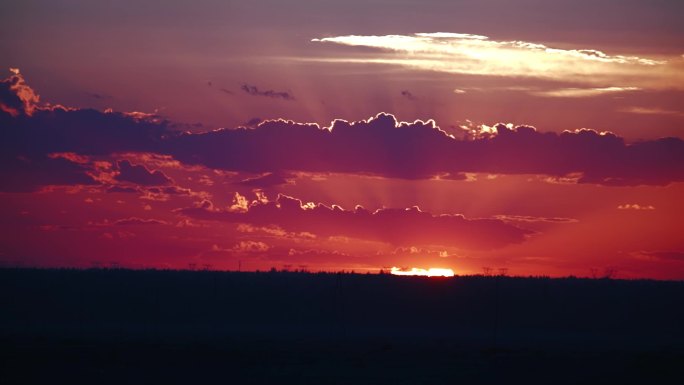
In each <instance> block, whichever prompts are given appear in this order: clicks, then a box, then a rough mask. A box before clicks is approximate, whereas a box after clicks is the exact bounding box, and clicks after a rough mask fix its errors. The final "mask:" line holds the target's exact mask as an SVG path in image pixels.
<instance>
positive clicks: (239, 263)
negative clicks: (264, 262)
mask: <svg viewBox="0 0 684 385" xmlns="http://www.w3.org/2000/svg"><path fill="white" fill-rule="evenodd" d="M240 271H242V261H241V260H238V273H239V272H240Z"/></svg>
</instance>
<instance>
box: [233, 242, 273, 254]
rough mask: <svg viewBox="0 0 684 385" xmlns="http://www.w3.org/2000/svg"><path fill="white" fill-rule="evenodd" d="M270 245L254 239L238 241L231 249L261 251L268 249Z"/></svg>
mask: <svg viewBox="0 0 684 385" xmlns="http://www.w3.org/2000/svg"><path fill="white" fill-rule="evenodd" d="M268 249H270V247H269V246H268V245H267V244H265V243H264V242H256V241H240V242H239V243H238V244H236V245H235V246H233V249H232V250H233V251H238V252H243V253H263V252H265V251H268Z"/></svg>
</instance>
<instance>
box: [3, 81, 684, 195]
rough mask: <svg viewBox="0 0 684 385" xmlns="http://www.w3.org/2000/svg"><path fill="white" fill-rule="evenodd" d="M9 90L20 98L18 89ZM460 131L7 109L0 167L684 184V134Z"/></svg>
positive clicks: (155, 179)
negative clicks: (184, 125) (92, 165)
mask: <svg viewBox="0 0 684 385" xmlns="http://www.w3.org/2000/svg"><path fill="white" fill-rule="evenodd" d="M13 76H16V75H13ZM3 84H5V83H3ZM22 87H23V86H22ZM25 87H28V86H25ZM12 92H14V93H15V96H16V95H18V94H17V92H19V91H17V90H13V91H12ZM27 92H28V91H27ZM29 94H30V93H29ZM17 98H18V96H17ZM17 100H20V99H17ZM15 102H16V101H15ZM22 103H23V102H22ZM12 106H14V107H12V108H19V107H20V106H23V104H21V103H20V104H17V103H15V104H13V105H12ZM21 108H24V107H21ZM22 111H23V110H22ZM464 129H465V130H466V131H464V133H465V134H466V135H464V138H457V137H455V136H453V135H450V134H447V133H446V132H445V131H443V130H441V129H440V128H439V127H438V126H437V125H436V123H435V122H434V121H432V120H428V121H425V122H424V121H415V122H398V121H397V120H396V118H395V117H394V116H393V115H390V114H386V113H380V114H378V115H376V116H374V117H372V118H369V119H367V120H361V121H356V122H349V121H345V120H335V121H333V122H332V124H331V125H330V126H328V127H321V126H319V125H317V124H302V123H296V122H293V121H287V120H270V121H265V122H261V123H260V124H259V125H258V126H256V127H254V128H237V129H218V130H213V131H207V132H194V133H191V132H184V133H181V132H177V131H174V130H173V129H172V126H171V124H169V123H168V122H166V121H164V120H163V119H161V118H160V117H158V116H156V115H154V114H144V113H115V112H100V111H96V110H89V109H63V108H52V109H43V108H38V107H36V108H34V110H33V112H32V114H31V115H30V116H29V115H26V114H25V113H21V114H19V115H16V116H13V115H12V114H11V113H8V112H6V111H5V112H2V111H0V150H1V151H0V170H4V171H3V175H4V174H7V173H11V172H12V170H14V169H19V168H22V167H23V168H24V169H26V168H27V167H30V166H31V165H38V164H39V163H40V162H42V161H45V158H46V157H47V156H48V155H49V154H53V153H73V154H78V155H80V156H84V155H85V156H111V155H112V154H124V153H125V154H135V153H137V154H143V155H141V156H146V157H147V158H150V159H152V158H154V159H156V160H155V162H164V164H174V165H175V167H181V166H182V165H181V164H180V163H183V164H184V167H188V166H197V165H200V166H206V167H209V168H213V169H215V170H226V171H231V172H245V173H254V174H263V175H264V176H266V174H267V173H271V174H270V175H272V176H269V177H267V178H266V179H265V180H253V181H246V183H253V184H256V185H258V184H260V183H264V184H268V182H279V181H282V180H278V179H279V178H278V176H279V175H280V176H284V175H287V173H289V172H298V171H299V172H309V173H328V172H335V173H360V174H369V175H377V176H383V177H389V178H402V179H429V178H434V177H440V178H448V176H449V175H451V176H452V177H457V179H463V175H468V174H469V173H489V174H539V175H546V176H549V177H553V178H565V177H568V176H572V177H573V178H574V179H575V180H577V183H593V184H602V185H621V186H625V185H665V184H668V183H672V182H677V181H684V141H683V140H682V139H678V138H662V139H656V140H649V141H641V142H636V143H625V141H624V139H622V138H621V137H618V136H616V135H614V134H611V133H599V132H596V131H593V130H587V129H582V130H576V131H565V132H562V133H553V132H545V133H544V132H540V131H537V130H536V129H535V128H532V127H528V126H517V127H515V126H513V125H512V124H508V125H504V124H496V125H492V126H477V127H474V126H469V127H465V128H464ZM145 154H146V155H145ZM150 154H152V155H150ZM154 154H163V155H154ZM18 159H24V160H23V161H18ZM129 159H133V160H135V163H144V164H147V163H145V162H143V161H138V160H136V159H134V158H133V157H129ZM31 162H33V163H31ZM72 163H73V162H72ZM69 167H72V168H74V167H76V168H79V167H80V166H77V165H76V166H73V165H72V166H69ZM119 167H120V168H121V167H123V168H124V169H125V170H123V172H122V175H119V177H118V178H119V180H130V181H131V182H136V181H137V182H141V183H144V184H146V185H149V184H150V183H152V184H166V183H168V182H169V181H168V180H167V179H168V177H166V176H164V175H163V174H161V173H156V174H155V173H154V172H150V171H148V170H146V169H145V168H144V166H133V164H132V163H131V161H128V163H124V165H123V166H121V165H120V166H119ZM154 167H157V166H154ZM81 168H82V167H81ZM26 171H27V174H28V170H26ZM77 171H78V170H77ZM40 172H41V171H40V170H36V171H35V173H34V175H36V176H38V175H40ZM131 174H135V175H133V176H132V175H131ZM150 174H151V175H150ZM72 178H73V173H72ZM72 178H69V179H72ZM5 179H8V178H5ZM12 181H13V182H20V180H19V179H17V178H14V179H12ZM84 182H87V180H84ZM6 183H9V182H6ZM33 185H36V184H35V183H33ZM25 188H26V187H25V186H24V187H22V189H25Z"/></svg>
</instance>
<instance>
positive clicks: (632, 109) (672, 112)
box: [620, 107, 684, 116]
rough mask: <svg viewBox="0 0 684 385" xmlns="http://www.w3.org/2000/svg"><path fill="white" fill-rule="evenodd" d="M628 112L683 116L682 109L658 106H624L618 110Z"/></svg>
mask: <svg viewBox="0 0 684 385" xmlns="http://www.w3.org/2000/svg"><path fill="white" fill-rule="evenodd" d="M620 111H621V112H627V113H630V114H641V115H671V116H684V111H676V110H666V109H662V108H659V107H626V108H623V109H621V110H620Z"/></svg>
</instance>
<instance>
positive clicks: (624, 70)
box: [299, 32, 684, 89]
mask: <svg viewBox="0 0 684 385" xmlns="http://www.w3.org/2000/svg"><path fill="white" fill-rule="evenodd" d="M312 41H314V42H319V43H329V44H330V43H332V44H339V45H345V46H355V47H370V48H377V49H381V50H382V51H379V52H378V53H375V54H372V55H371V54H369V55H367V56H366V57H359V56H358V55H357V56H349V57H338V58H330V57H326V58H320V59H317V58H314V59H299V60H320V61H324V62H343V63H377V64H394V65H401V66H405V67H410V68H416V69H420V70H430V71H439V72H446V73H454V74H466V75H490V76H505V77H516V78H520V77H526V78H538V79H547V80H556V81H565V82H572V83H583V84H596V85H600V86H601V87H610V86H611V83H612V84H615V83H616V82H618V81H623V80H624V81H628V84H629V85H630V86H640V87H641V86H643V87H651V88H661V89H662V88H677V89H682V88H684V76H683V75H682V72H681V69H682V65H681V60H680V58H678V57H677V56H670V57H659V58H648V57H644V56H635V55H609V54H606V53H604V52H602V51H599V50H595V49H565V48H554V47H549V46H546V45H543V44H538V43H532V42H526V41H517V40H512V41H497V40H492V39H490V38H489V37H487V36H482V35H471V34H463V33H447V32H437V33H416V34H412V35H382V36H371V35H345V36H332V37H326V38H321V39H313V40H312Z"/></svg>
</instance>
